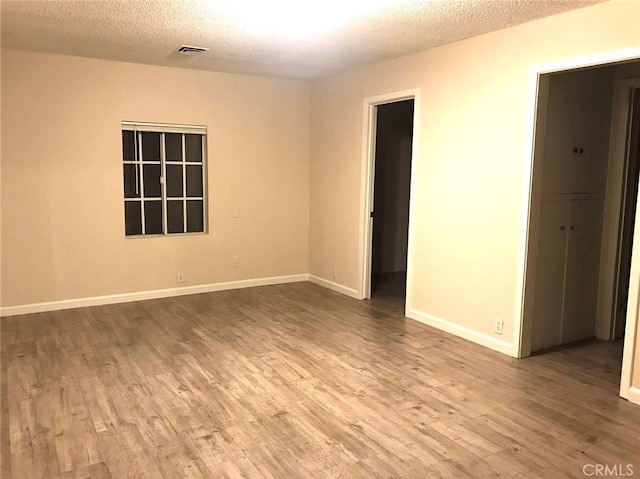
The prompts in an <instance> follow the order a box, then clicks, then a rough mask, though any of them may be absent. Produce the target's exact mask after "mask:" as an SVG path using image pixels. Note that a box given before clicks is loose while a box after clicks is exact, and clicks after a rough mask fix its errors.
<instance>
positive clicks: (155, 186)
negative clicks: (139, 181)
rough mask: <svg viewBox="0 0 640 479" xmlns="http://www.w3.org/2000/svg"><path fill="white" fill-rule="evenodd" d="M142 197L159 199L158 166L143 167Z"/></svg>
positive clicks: (160, 194) (160, 193) (160, 191)
mask: <svg viewBox="0 0 640 479" xmlns="http://www.w3.org/2000/svg"><path fill="white" fill-rule="evenodd" d="M143 171H144V196H145V197H147V198H160V196H162V190H161V189H160V165H144V166H143Z"/></svg>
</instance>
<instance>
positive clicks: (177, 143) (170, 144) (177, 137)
mask: <svg viewBox="0 0 640 479" xmlns="http://www.w3.org/2000/svg"><path fill="white" fill-rule="evenodd" d="M164 146H165V154H166V155H167V161H182V134H181V133H165V134H164Z"/></svg>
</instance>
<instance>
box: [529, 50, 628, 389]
mask: <svg viewBox="0 0 640 479" xmlns="http://www.w3.org/2000/svg"><path fill="white" fill-rule="evenodd" d="M633 60H635V61H633ZM633 60H632V61H629V60H627V61H623V62H619V63H616V62H611V63H608V64H596V65H584V66H577V67H576V68H568V69H566V70H563V71H550V72H538V73H537V78H536V83H537V85H536V86H537V89H536V95H537V103H536V114H535V117H534V118H535V119H534V125H535V129H534V134H533V138H532V146H533V147H534V148H533V164H532V169H531V176H530V190H529V193H530V200H529V217H528V238H527V243H526V259H525V271H526V274H525V282H524V291H523V308H522V323H521V330H520V332H519V338H520V344H519V349H518V356H519V357H526V356H529V355H530V354H531V353H532V352H535V351H536V350H538V351H540V350H542V351H545V350H547V349H548V348H552V350H553V349H554V348H557V347H558V346H560V345H566V344H569V343H575V342H577V343H575V344H576V345H581V346H583V345H588V344H590V343H589V342H588V341H591V342H593V341H597V339H600V340H614V342H611V343H608V344H611V345H612V347H611V348H609V347H607V348H608V349H609V350H611V351H613V353H614V356H615V355H616V354H618V355H619V356H616V357H614V359H615V361H614V363H617V364H620V359H621V358H624V360H623V364H622V367H621V372H622V374H621V377H622V381H621V392H620V394H621V395H622V396H623V397H629V395H628V394H627V393H628V390H629V389H630V386H629V384H630V373H629V370H630V368H629V367H628V364H629V361H630V358H632V357H633V356H634V354H635V332H634V331H635V327H636V323H637V317H636V314H635V313H636V311H637V306H638V298H637V296H638V295H637V291H635V287H637V283H638V278H637V276H638V274H639V273H640V268H638V265H636V266H635V267H634V266H633V264H636V263H637V261H636V263H634V261H635V259H637V258H635V259H634V260H633V261H632V258H633V257H632V250H633V249H634V247H635V249H636V251H637V248H638V245H639V243H640V240H639V238H638V235H635V237H634V229H635V231H638V230H639V227H638V225H637V223H636V222H637V221H638V218H637V217H636V214H635V213H636V209H637V202H638V199H639V198H638V176H639V171H640V164H639V163H640V161H639V160H638V142H639V139H638V136H639V133H638V130H639V128H640V126H638V123H639V122H638V121H637V120H634V116H636V115H637V113H638V109H640V100H638V93H637V91H636V90H635V89H634V88H633V87H635V86H640V84H639V85H636V83H637V82H639V81H640V62H639V61H637V58H635V59H633ZM634 112H635V115H634ZM634 268H635V269H634ZM625 322H627V323H628V325H629V327H630V328H631V333H632V334H631V335H630V334H629V331H627V332H626V333H625V331H624V325H625ZM623 336H624V337H625V342H624V351H623V343H622V341H616V340H619V339H621V338H622V337H623ZM631 336H633V337H631ZM595 338H597V339H595ZM584 340H587V342H586V343H585V342H584ZM591 344H592V343H591ZM601 344H607V343H601ZM625 364H627V366H625ZM625 391H627V393H625Z"/></svg>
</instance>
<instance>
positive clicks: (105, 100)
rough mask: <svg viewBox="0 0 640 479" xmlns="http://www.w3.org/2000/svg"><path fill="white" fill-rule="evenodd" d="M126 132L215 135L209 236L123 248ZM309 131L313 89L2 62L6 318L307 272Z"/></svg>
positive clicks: (185, 74) (7, 56)
mask: <svg viewBox="0 0 640 479" xmlns="http://www.w3.org/2000/svg"><path fill="white" fill-rule="evenodd" d="M122 120H136V121H149V122H163V123H179V124H202V125H207V127H208V129H209V130H208V131H209V135H208V150H209V151H208V162H209V176H208V188H209V229H210V231H209V234H206V235H192V236H183V237H156V238H142V239H131V238H129V239H126V238H125V237H124V219H123V216H124V214H123V208H124V207H123V186H122V185H123V180H122V165H121V158H122V151H121V148H122V146H121V134H120V122H121V121H122ZM309 131H310V88H309V85H308V84H307V83H305V82H299V81H284V80H276V79H265V78H258V77H249V76H241V75H230V74H221V73H206V72H198V71H189V70H182V69H171V68H162V67H153V66H143V65H134V64H127V63H116V62H107V61H100V60H90V59H81V58H73V57H65V56H56V55H42V54H31V53H19V52H13V51H3V52H2V138H3V142H2V270H1V277H2V306H4V307H7V306H14V305H24V304H31V303H38V302H46V301H56V300H64V299H73V298H82V297H91V296H101V295H109V294H115V293H128V292H135V291H147V290H155V289H164V288H174V287H177V286H178V285H177V284H176V273H177V272H184V273H185V276H186V281H185V286H191V285H200V284H209V283H217V282H224V281H234V280H240V279H251V278H261V277H272V276H280V275H292V274H299V273H306V272H307V271H308V236H307V235H308V197H309ZM234 215H239V218H233V216H234ZM233 256H239V257H240V262H241V266H240V268H238V269H234V268H232V257H233Z"/></svg>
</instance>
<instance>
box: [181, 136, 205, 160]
mask: <svg viewBox="0 0 640 479" xmlns="http://www.w3.org/2000/svg"><path fill="white" fill-rule="evenodd" d="M184 141H185V150H186V153H187V155H186V159H187V161H202V135H184Z"/></svg>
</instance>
